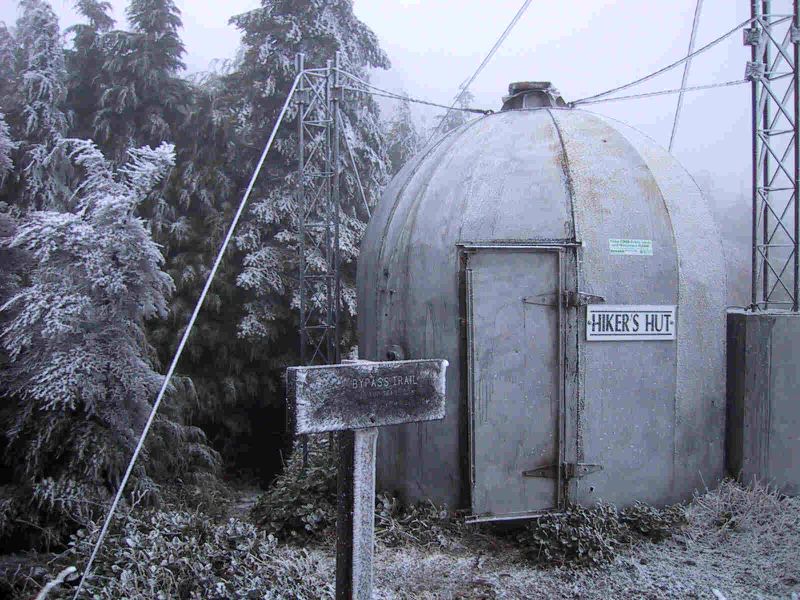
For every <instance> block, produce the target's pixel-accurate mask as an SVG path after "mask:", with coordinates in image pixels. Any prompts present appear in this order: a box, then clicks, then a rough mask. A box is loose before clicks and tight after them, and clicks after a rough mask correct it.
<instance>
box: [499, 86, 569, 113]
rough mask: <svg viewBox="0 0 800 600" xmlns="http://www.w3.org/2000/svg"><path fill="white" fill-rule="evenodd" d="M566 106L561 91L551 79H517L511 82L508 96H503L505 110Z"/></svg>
mask: <svg viewBox="0 0 800 600" xmlns="http://www.w3.org/2000/svg"><path fill="white" fill-rule="evenodd" d="M548 106H556V107H562V108H563V107H566V106H567V103H566V102H564V99H563V98H562V97H561V93H560V92H559V91H558V90H557V89H556V88H554V87H553V84H552V83H550V82H549V81H516V82H514V83H511V84H509V86H508V96H504V97H503V110H518V109H522V108H542V107H548Z"/></svg>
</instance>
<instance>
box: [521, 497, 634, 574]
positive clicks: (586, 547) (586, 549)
mask: <svg viewBox="0 0 800 600" xmlns="http://www.w3.org/2000/svg"><path fill="white" fill-rule="evenodd" d="M517 540H518V541H519V542H520V543H521V544H522V545H523V546H525V548H526V554H527V556H528V558H530V559H532V560H534V561H535V562H538V563H543V564H578V565H594V564H601V563H604V562H609V561H611V560H613V559H614V557H615V556H616V553H617V550H618V548H619V547H620V546H621V544H623V543H624V542H627V541H628V540H629V532H628V530H627V529H626V528H625V527H624V526H623V525H622V524H621V523H620V521H619V515H618V513H617V510H616V509H615V508H614V507H613V506H611V505H609V504H598V505H596V506H592V507H590V508H586V507H583V506H577V505H573V506H570V507H569V508H568V509H567V510H565V511H564V512H560V513H548V514H544V515H542V516H540V517H537V518H536V519H534V520H533V521H532V522H531V523H529V524H528V525H527V526H526V527H525V529H524V530H523V531H522V532H520V533H519V534H517Z"/></svg>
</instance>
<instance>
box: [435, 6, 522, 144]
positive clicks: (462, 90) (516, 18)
mask: <svg viewBox="0 0 800 600" xmlns="http://www.w3.org/2000/svg"><path fill="white" fill-rule="evenodd" d="M530 4H531V0H525V2H523V3H522V6H521V7H520V9H519V10H518V11H517V14H515V15H514V18H513V19H511V22H510V23H509V24H508V26H507V27H506V29H505V31H503V33H501V34H500V37H499V38H498V39H497V41H496V42H495V43H494V46H492V49H491V50H489V53H488V54H487V55H486V57H485V58H484V59H483V61H482V62H481V64H480V65H478V68H477V69H475V72H474V73H473V74H472V76H471V77H470V78H469V79H468V80H467V82H466V83H464V84H462V85H461V86H459V92H458V94H456V97H455V100H453V103H452V104H451V105H450V107H449V108H448V109H447V112H446V113H445V114H444V116H443V117H442V118H441V120H440V121H439V125H437V127H436V129H435V130H434V131H433V133H432V134H431V135H430V137H429V138H428V140H427V141H426V142H425V145H427V144H428V143H429V142H430V141H431V140H432V139H433V138H434V137H436V135H437V134H438V133H439V131H440V130H441V128H442V126H443V125H444V123H445V121H446V120H447V117H448V115H449V114H450V112H451V111H452V110H453V109H454V108H455V105H456V104H457V103H458V100H459V98H461V96H462V95H463V94H464V93H465V92H466V91H467V90H469V86H471V85H472V82H473V81H475V79H476V78H477V77H478V75H479V74H480V72H481V71H483V69H484V67H485V66H486V65H487V64H489V61H490V60H491V59H492V57H493V56H494V55H495V52H497V50H498V49H499V48H500V46H501V44H502V43H503V42H504V41H505V39H506V38H507V37H508V34H510V33H511V30H512V29H514V26H515V25H516V24H517V22H519V20H520V19H521V18H522V15H523V14H525V11H526V10H527V9H528V6H530Z"/></svg>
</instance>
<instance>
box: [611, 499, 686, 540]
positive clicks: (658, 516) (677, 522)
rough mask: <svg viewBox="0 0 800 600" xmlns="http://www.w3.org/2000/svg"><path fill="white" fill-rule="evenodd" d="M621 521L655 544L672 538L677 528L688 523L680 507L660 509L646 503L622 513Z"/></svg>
mask: <svg viewBox="0 0 800 600" xmlns="http://www.w3.org/2000/svg"><path fill="white" fill-rule="evenodd" d="M619 519H620V521H621V522H622V523H623V524H624V525H625V526H626V527H628V529H630V530H631V531H633V532H634V533H637V534H639V535H641V536H643V537H645V538H647V539H649V540H651V541H653V542H660V541H663V540H665V539H668V538H670V537H672V534H673V533H674V532H675V530H676V529H677V528H679V527H681V526H682V525H685V524H686V523H687V521H686V512H685V509H684V507H682V506H680V505H674V506H668V507H666V508H663V509H658V508H654V507H652V506H650V505H648V504H645V503H644V502H636V503H635V504H634V505H633V506H630V507H628V508H625V509H623V510H622V511H620V514H619Z"/></svg>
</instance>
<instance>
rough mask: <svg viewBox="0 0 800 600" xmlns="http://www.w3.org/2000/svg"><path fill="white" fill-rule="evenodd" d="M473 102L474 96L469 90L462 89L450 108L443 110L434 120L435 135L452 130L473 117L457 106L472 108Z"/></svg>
mask: <svg viewBox="0 0 800 600" xmlns="http://www.w3.org/2000/svg"><path fill="white" fill-rule="evenodd" d="M474 103H475V96H473V95H472V93H471V92H470V91H469V90H462V91H461V92H460V93H459V94H458V97H457V98H456V102H455V105H454V106H453V109H452V110H449V111H445V112H444V113H442V114H441V115H440V116H439V118H438V119H437V120H436V129H435V133H436V135H444V134H445V133H447V132H448V131H452V130H453V129H455V128H456V127H461V126H462V125H463V124H464V123H466V122H467V121H469V120H470V119H472V118H473V117H474V115H473V114H471V113H468V112H465V111H463V110H457V109H459V108H473V107H474Z"/></svg>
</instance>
